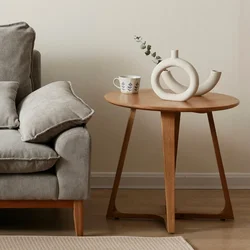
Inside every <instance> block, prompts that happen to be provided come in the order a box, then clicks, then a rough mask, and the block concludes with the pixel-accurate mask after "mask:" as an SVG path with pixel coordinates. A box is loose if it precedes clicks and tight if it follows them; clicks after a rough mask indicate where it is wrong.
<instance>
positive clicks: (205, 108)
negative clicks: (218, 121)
mask: <svg viewBox="0 0 250 250" xmlns="http://www.w3.org/2000/svg"><path fill="white" fill-rule="evenodd" d="M105 99H106V100H107V101H108V102H110V103H112V104H114V105H117V106H122V107H127V108H135V109H143V110H158V111H178V112H201V113H206V112H212V111H217V110H224V109H230V108H233V107H235V106H237V105H238V104H239V100H238V99H237V98H235V97H232V96H229V95H224V94H218V93H208V94H206V95H204V96H201V97H192V98H191V99H189V100H188V101H186V102H174V101H164V100H162V99H160V98H159V97H158V96H157V95H156V94H155V93H154V92H153V90H152V89H141V90H140V92H139V94H122V93H121V92H118V91H115V92H110V93H108V94H106V95H105Z"/></svg>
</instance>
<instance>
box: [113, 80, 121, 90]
mask: <svg viewBox="0 0 250 250" xmlns="http://www.w3.org/2000/svg"><path fill="white" fill-rule="evenodd" d="M116 80H117V81H119V78H115V79H114V80H113V84H114V85H115V87H117V88H118V89H121V87H120V86H118V85H116V83H115V81H116ZM119 84H120V81H119Z"/></svg>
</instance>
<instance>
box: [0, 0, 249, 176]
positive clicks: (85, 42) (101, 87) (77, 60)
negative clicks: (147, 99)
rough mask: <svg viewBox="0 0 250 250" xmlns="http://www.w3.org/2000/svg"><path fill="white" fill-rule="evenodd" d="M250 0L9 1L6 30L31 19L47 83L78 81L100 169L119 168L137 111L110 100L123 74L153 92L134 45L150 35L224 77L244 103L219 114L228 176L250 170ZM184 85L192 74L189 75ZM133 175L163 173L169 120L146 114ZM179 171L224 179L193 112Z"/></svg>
mask: <svg viewBox="0 0 250 250" xmlns="http://www.w3.org/2000/svg"><path fill="white" fill-rule="evenodd" d="M249 7H250V1H248V0H241V1H240V0H220V1H218V0H154V1H150V0H126V1H125V0H123V1H120V0H105V1H102V0H89V1H87V0H71V1H68V0H53V1H52V0H50V1H49V0H43V1H40V0H36V1H34V0H33V1H32V0H22V1H19V0H16V1H14V0H1V8H0V23H1V24H5V23H9V22H16V21H20V20H24V21H26V22H28V23H29V24H30V25H31V26H32V27H33V28H34V29H35V30H36V32H37V39H36V48H37V49H39V50H40V51H41V53H42V78H43V79H42V80H43V83H44V84H45V83H49V82H51V81H55V80H62V79H65V80H71V81H72V82H73V85H74V88H75V90H76V92H77V93H78V94H79V95H80V96H81V97H82V98H84V99H85V100H86V101H87V102H88V103H89V104H90V105H91V106H92V107H93V108H94V109H95V110H96V113H95V116H94V117H93V119H92V120H91V122H90V123H89V129H90V131H91V133H92V137H93V161H92V162H93V171H102V172H105V171H114V170H115V167H116V163H117V160H118V155H119V151H120V146H121V142H122V137H123V133H124V129H125V125H126V121H127V117H128V110H126V109H121V108H117V107H115V106H112V105H110V104H108V103H106V102H105V101H104V99H103V96H104V94H105V93H106V92H108V91H112V90H114V87H113V86H112V79H113V77H115V76H117V75H120V74H139V75H141V76H142V77H143V80H142V87H143V88H146V87H150V74H151V72H152V69H153V67H154V64H153V63H152V62H151V61H150V60H149V58H146V57H145V56H144V55H143V53H142V51H140V49H139V48H138V44H137V43H135V42H134V40H133V36H134V34H137V35H141V36H143V38H145V39H146V40H147V41H148V42H149V43H150V44H151V45H152V46H153V49H155V50H156V51H157V52H158V53H159V54H160V55H162V57H168V56H169V52H170V50H171V49H179V50H180V56H181V57H183V58H185V59H187V60H189V61H191V62H192V63H193V64H194V65H195V67H196V68H197V70H198V72H199V74H200V79H201V80H204V79H206V78H207V76H208V74H209V72H210V70H211V69H217V70H220V71H222V72H223V75H222V79H221V81H220V83H219V84H218V86H217V87H216V89H215V90H216V91H218V92H221V93H226V94H232V95H235V96H236V97H238V98H239V99H240V101H241V105H240V106H239V107H238V108H235V109H233V110H229V111H223V112H217V113H216V114H215V121H216V124H217V130H218V134H219V140H220V144H221V151H222V154H223V158H224V163H225V167H226V170H227V171H228V172H243V173H244V172H250V140H249V138H250V126H249V124H250V109H249V105H250V98H249V93H250V83H249V73H250V70H249V67H250V36H249V32H250V16H249V14H248V11H249ZM179 74H180V76H179V77H181V78H183V79H185V77H184V76H183V75H182V74H181V73H179ZM126 163H127V164H126V169H125V170H126V171H130V172H133V171H135V172H140V171H147V172H160V171H162V165H163V164H162V163H163V159H162V152H161V135H160V119H159V114H157V113H150V112H138V115H137V117H136V122H135V127H134V130H133V135H132V138H131V145H130V148H129V152H128V160H127V162H126ZM178 164H179V165H178V169H179V171H181V172H215V171H216V168H215V157H214V153H213V149H212V142H211V138H210V134H209V130H208V125H207V121H206V116H205V115H198V114H184V115H183V117H182V123H181V133H180V148H179V157H178Z"/></svg>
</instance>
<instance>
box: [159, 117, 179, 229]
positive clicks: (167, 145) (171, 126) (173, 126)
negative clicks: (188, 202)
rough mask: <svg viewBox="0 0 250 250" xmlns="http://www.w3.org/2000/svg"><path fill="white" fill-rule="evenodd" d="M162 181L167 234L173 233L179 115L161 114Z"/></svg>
mask: <svg viewBox="0 0 250 250" xmlns="http://www.w3.org/2000/svg"><path fill="white" fill-rule="evenodd" d="M161 122H162V137H163V154H164V179H165V197H166V226H167V230H168V232H169V233H174V232H175V167H176V156H177V142H178V134H179V133H178V132H179V124H180V113H170V112H161Z"/></svg>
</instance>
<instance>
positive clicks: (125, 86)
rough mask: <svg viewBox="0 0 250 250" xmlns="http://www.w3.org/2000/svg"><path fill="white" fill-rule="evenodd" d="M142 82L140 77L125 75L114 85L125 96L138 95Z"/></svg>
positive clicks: (115, 80)
mask: <svg viewBox="0 0 250 250" xmlns="http://www.w3.org/2000/svg"><path fill="white" fill-rule="evenodd" d="M140 81H141V77H140V76H133V75H125V76H119V77H117V78H115V79H114V80H113V84H114V85H115V86H116V87H117V88H118V89H120V90H121V92H122V93H124V94H137V93H138V91H139V88H140ZM116 83H117V84H116Z"/></svg>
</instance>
